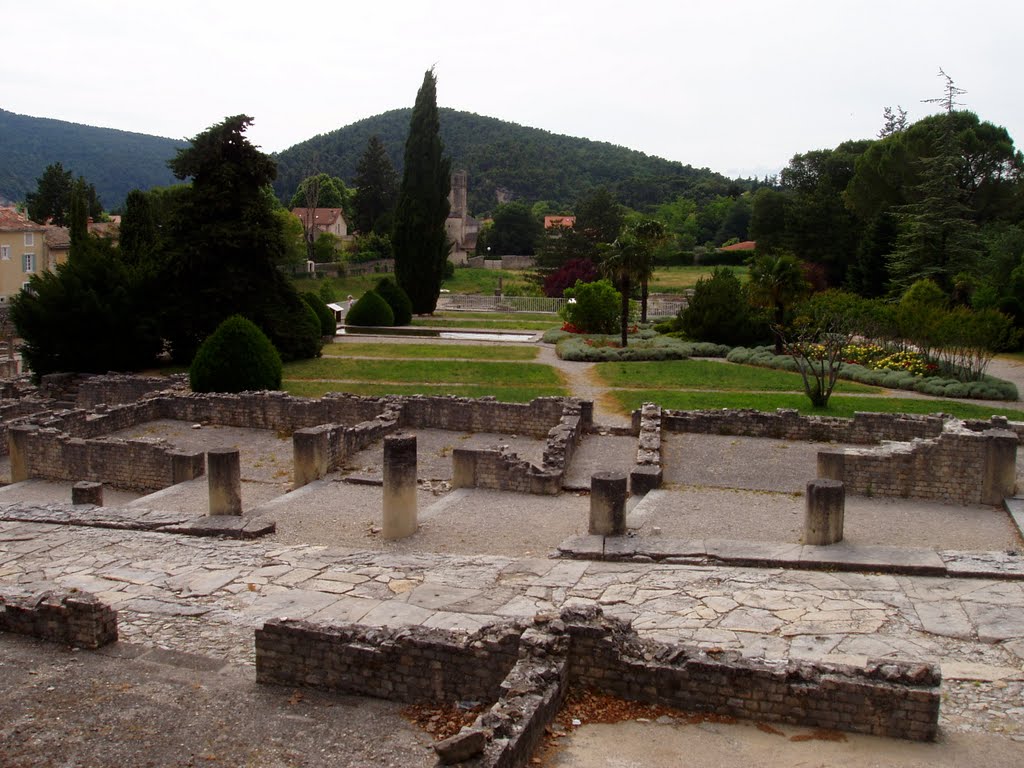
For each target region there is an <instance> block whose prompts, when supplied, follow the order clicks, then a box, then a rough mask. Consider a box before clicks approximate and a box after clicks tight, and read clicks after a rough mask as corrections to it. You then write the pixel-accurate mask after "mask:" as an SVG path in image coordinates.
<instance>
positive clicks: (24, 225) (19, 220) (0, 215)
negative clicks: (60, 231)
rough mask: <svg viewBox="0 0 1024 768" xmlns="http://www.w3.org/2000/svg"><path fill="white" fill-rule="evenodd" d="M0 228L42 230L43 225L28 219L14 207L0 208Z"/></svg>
mask: <svg viewBox="0 0 1024 768" xmlns="http://www.w3.org/2000/svg"><path fill="white" fill-rule="evenodd" d="M0 230H5V231H7V232H12V231H13V232H42V231H43V230H44V227H43V226H42V225H41V224H36V223H35V222H34V221H29V220H28V219H27V218H25V216H23V215H22V214H20V213H18V212H17V211H16V210H15V209H14V208H0Z"/></svg>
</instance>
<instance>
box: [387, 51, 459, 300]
mask: <svg viewBox="0 0 1024 768" xmlns="http://www.w3.org/2000/svg"><path fill="white" fill-rule="evenodd" d="M440 130H441V121H440V117H439V114H438V110H437V79H436V78H435V76H434V71H433V70H432V69H431V70H428V71H427V72H426V73H425V74H424V76H423V85H422V86H420V90H419V93H417V94H416V104H415V105H414V106H413V110H412V120H411V122H410V125H409V138H408V139H407V140H406V142H405V171H404V173H403V175H402V186H401V188H400V190H399V193H398V206H397V208H396V209H395V235H394V250H395V277H396V279H397V280H398V284H399V285H400V286H401V287H402V289H403V290H404V291H405V292H406V293H407V294H408V295H409V298H410V299H411V300H412V310H413V312H415V313H417V314H424V313H431V312H433V311H434V308H435V307H436V306H437V297H438V295H439V294H440V292H441V280H442V278H443V276H444V266H445V262H446V261H447V260H448V251H449V249H450V247H451V244H450V242H449V241H448V233H447V231H446V230H445V219H447V218H448V211H449V203H448V193H449V191H450V190H451V161H450V160H449V159H448V158H447V157H445V156H444V146H443V145H442V144H441V135H440Z"/></svg>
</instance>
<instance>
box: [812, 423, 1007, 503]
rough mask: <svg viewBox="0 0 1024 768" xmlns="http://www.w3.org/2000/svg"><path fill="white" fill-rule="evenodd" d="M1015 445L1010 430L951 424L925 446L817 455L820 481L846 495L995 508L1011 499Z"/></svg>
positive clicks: (891, 445) (910, 444)
mask: <svg viewBox="0 0 1024 768" xmlns="http://www.w3.org/2000/svg"><path fill="white" fill-rule="evenodd" d="M1017 444H1018V438H1017V435H1016V433H1014V432H1011V431H1009V430H1002V429H989V430H987V431H985V432H974V431H971V430H970V429H967V428H965V427H963V426H962V425H960V424H959V423H958V422H949V423H947V428H946V431H945V432H943V433H942V434H941V435H939V436H938V437H936V438H932V439H929V440H921V439H916V440H913V441H911V442H907V443H884V444H883V445H881V446H878V447H875V448H847V449H828V450H824V451H819V452H818V476H819V477H823V478H828V479H830V480H840V481H842V483H843V485H844V486H845V488H846V491H847V492H848V493H858V494H862V495H868V496H870V495H877V496H892V497H902V498H917V499H934V500H936V501H942V502H946V503H950V504H991V505H996V504H1002V503H1003V500H1004V499H1005V498H1006V497H1008V496H1013V495H1014V492H1015V488H1016V463H1017Z"/></svg>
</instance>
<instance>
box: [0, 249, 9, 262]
mask: <svg viewBox="0 0 1024 768" xmlns="http://www.w3.org/2000/svg"><path fill="white" fill-rule="evenodd" d="M10 260H11V246H9V245H0V261H10Z"/></svg>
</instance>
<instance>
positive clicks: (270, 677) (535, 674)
mask: <svg viewBox="0 0 1024 768" xmlns="http://www.w3.org/2000/svg"><path fill="white" fill-rule="evenodd" d="M256 679H257V681H258V682H260V683H271V684H275V685H285V686H296V685H299V686H310V687H314V688H320V689H324V690H330V691H335V692H338V693H345V694H357V695H368V696H375V697H379V698H385V699H390V700H393V701H402V702H413V703H416V702H430V703H433V704H444V703H447V702H453V701H460V700H466V699H471V700H478V701H483V702H485V703H488V702H492V703H491V706H490V708H489V709H488V711H487V712H484V713H483V714H481V715H480V716H479V717H478V718H477V720H476V722H474V724H473V725H472V726H470V727H468V728H464V729H463V731H462V732H461V733H460V734H458V735H457V736H454V737H452V738H451V739H447V740H446V741H445V742H443V743H441V744H439V745H438V746H437V749H438V752H439V753H442V754H447V755H449V756H454V755H456V754H459V755H461V757H460V758H459V759H461V760H467V759H472V760H473V762H472V763H469V764H471V765H474V766H478V767H479V768H483V767H484V766H488V767H489V766H502V767H505V766H508V767H510V768H511V767H512V766H524V765H527V764H528V762H529V760H530V756H531V754H532V751H533V749H534V747H535V746H536V745H537V743H539V740H540V739H541V738H542V737H543V734H544V729H545V728H546V727H547V726H548V725H549V724H550V723H551V722H552V720H553V719H554V717H555V715H556V714H557V712H558V709H559V708H560V706H561V703H562V700H563V697H564V694H565V692H566V690H567V689H568V687H569V686H570V685H571V686H578V687H582V688H589V689H593V690H597V691H600V692H603V693H609V694H612V695H616V696H619V697H621V698H625V699H630V700H633V701H640V702H644V703H650V704H660V705H666V706H671V707H674V708H676V709H680V710H682V711H686V712H695V711H696V712H709V713H714V714H719V715H728V716H731V717H742V718H749V719H756V720H759V721H769V722H780V723H790V724H793V725H802V726H810V727H818V728H828V729H835V730H843V731H853V732H855V733H866V734H872V735H876V736H885V737H890V738H902V739H910V740H918V741H930V740H932V739H934V738H935V735H936V731H937V728H938V717H939V705H940V697H939V686H940V684H941V675H940V673H939V670H938V668H937V667H935V666H933V665H929V664H908V663H905V662H897V661H883V662H869V663H868V665H867V666H866V667H865V668H863V669H862V668H859V667H849V666H843V665H835V664H814V663H806V662H797V661H790V662H777V663H775V662H767V661H760V660H754V659H747V658H744V657H743V656H742V655H740V654H739V653H736V652H731V651H728V652H727V651H723V652H721V653H713V654H709V653H707V652H705V651H703V650H701V649H699V648H696V647H687V646H681V645H667V644H662V643H656V642H653V641H647V640H641V639H640V638H639V637H638V636H637V634H636V633H635V632H634V631H633V630H632V629H630V627H629V625H628V624H627V623H626V622H624V621H622V620H619V619H615V618H609V617H605V616H604V615H603V614H602V612H601V609H600V608H597V607H583V608H565V609H563V610H562V612H561V614H560V615H556V614H551V615H539V616H537V617H536V618H535V619H534V626H532V627H530V628H525V626H523V625H521V624H520V625H516V624H514V623H511V622H510V623H504V624H499V625H495V626H493V627H489V628H484V629H481V630H479V631H477V632H475V633H473V634H466V633H462V632H449V631H444V630H437V629H426V628H423V627H416V626H411V627H403V628H382V629H372V628H369V627H360V626H358V625H343V626H329V625H320V624H312V623H309V622H304V621H292V620H286V619H282V620H272V621H269V622H267V623H266V624H264V626H263V628H262V629H258V630H256ZM460 746H461V751H460ZM449 750H451V751H450V752H449ZM443 759H444V758H443Z"/></svg>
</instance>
